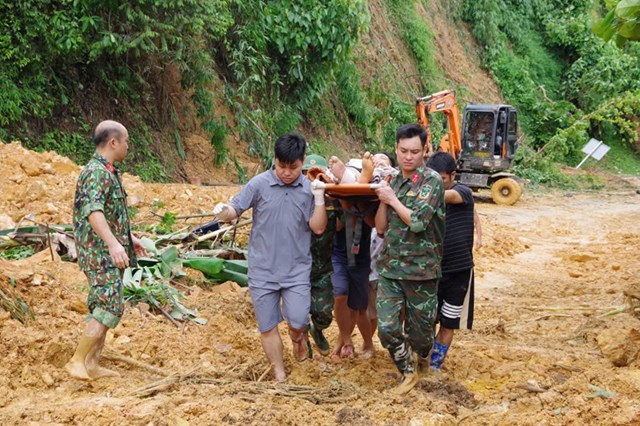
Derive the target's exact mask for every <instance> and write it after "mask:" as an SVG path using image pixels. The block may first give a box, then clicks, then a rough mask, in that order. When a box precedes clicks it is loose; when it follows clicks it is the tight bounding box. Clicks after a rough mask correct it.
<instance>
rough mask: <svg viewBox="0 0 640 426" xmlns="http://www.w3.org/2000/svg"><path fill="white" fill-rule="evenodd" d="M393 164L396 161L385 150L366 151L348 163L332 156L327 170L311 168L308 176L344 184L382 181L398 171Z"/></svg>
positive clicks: (325, 181)
mask: <svg viewBox="0 0 640 426" xmlns="http://www.w3.org/2000/svg"><path fill="white" fill-rule="evenodd" d="M393 166H394V161H393V159H392V157H391V156H390V155H388V154H386V153H383V152H379V153H377V154H371V153H369V152H365V153H364V155H363V156H362V159H361V160H360V159H351V160H349V161H348V162H347V164H345V163H343V162H342V160H340V159H339V158H338V157H336V156H332V157H331V158H330V159H329V169H328V170H327V171H326V172H324V171H323V170H321V169H318V170H315V169H316V168H311V169H309V173H308V175H307V176H308V177H309V179H311V180H314V179H316V178H318V179H320V180H321V181H322V182H324V183H334V184H343V185H350V184H368V183H380V182H381V181H382V180H385V179H387V177H389V176H393V175H395V174H396V173H398V171H397V170H396V169H395V168H394V167H393ZM389 179H390V177H389ZM329 192H331V190H329ZM354 195H355V194H354ZM361 195H362V194H361Z"/></svg>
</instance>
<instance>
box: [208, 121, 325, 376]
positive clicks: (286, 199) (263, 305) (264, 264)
mask: <svg viewBox="0 0 640 426" xmlns="http://www.w3.org/2000/svg"><path fill="white" fill-rule="evenodd" d="M306 145H307V143H306V141H305V139H304V138H303V137H302V136H300V135H297V134H294V133H287V134H286V135H284V136H282V137H280V138H279V139H278V140H277V141H276V143H275V161H274V167H273V168H272V169H270V170H267V171H266V172H263V173H261V174H259V175H257V176H255V177H254V178H253V179H251V180H250V181H249V182H248V183H247V184H246V185H245V186H244V187H243V188H242V190H241V191H240V193H239V194H238V195H236V196H235V197H234V198H233V200H232V201H231V202H230V203H229V204H228V205H227V204H218V205H217V206H216V207H215V209H214V213H216V214H218V217H219V219H220V220H221V221H231V220H234V219H236V218H237V217H239V216H240V215H242V213H243V212H244V211H245V210H248V209H250V208H253V226H252V228H251V235H250V237H249V256H248V257H249V291H250V293H251V299H252V300H253V307H254V311H255V314H256V318H257V320H258V329H259V330H260V333H261V339H262V347H263V349H264V352H265V354H266V355H267V358H268V359H269V361H270V362H271V363H272V364H273V368H274V375H275V379H276V381H284V380H286V373H285V369H284V360H283V348H282V340H281V339H280V333H279V332H278V324H279V323H280V322H281V321H282V320H283V317H284V318H286V320H287V323H288V326H289V336H290V337H291V341H292V343H293V354H294V357H295V358H296V359H297V360H298V361H303V360H305V359H306V358H307V357H308V356H309V353H310V348H311V346H310V345H309V338H308V335H307V329H308V326H309V308H310V303H311V284H310V274H311V233H312V232H313V233H314V234H317V235H319V234H322V233H323V232H324V230H325V227H326V225H327V212H326V209H325V200H324V190H323V189H320V188H318V189H312V185H311V182H310V181H309V180H308V179H307V178H306V177H305V176H304V175H302V166H303V163H304V160H305V150H306Z"/></svg>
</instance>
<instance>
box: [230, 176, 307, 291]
mask: <svg viewBox="0 0 640 426" xmlns="http://www.w3.org/2000/svg"><path fill="white" fill-rule="evenodd" d="M230 205H231V207H233V208H234V209H235V210H236V212H237V213H238V216H240V215H241V214H242V213H243V212H244V211H245V210H248V209H250V208H253V226H252V227H251V235H250V237H249V278H251V279H253V280H256V281H272V282H280V283H308V282H309V276H310V274H311V228H310V227H309V219H311V216H312V215H313V210H314V207H315V206H314V202H313V194H312V193H311V184H310V182H309V180H308V179H307V178H306V177H305V176H304V175H300V176H299V177H298V179H296V180H295V181H294V182H293V183H292V184H291V185H286V184H285V183H284V182H282V181H281V180H280V179H278V177H277V176H276V174H275V171H274V170H273V169H271V170H267V171H266V172H264V173H261V174H259V175H258V176H256V177H254V178H253V179H251V180H250V181H249V182H248V183H247V184H246V185H245V186H244V188H242V190H241V191H240V193H239V194H238V195H236V196H235V197H233V200H232V201H231V203H230Z"/></svg>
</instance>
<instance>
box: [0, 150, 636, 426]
mask: <svg viewBox="0 0 640 426" xmlns="http://www.w3.org/2000/svg"><path fill="white" fill-rule="evenodd" d="M0 148H1V149H0V162H1V163H2V164H3V168H2V170H0V185H1V187H2V194H3V197H2V200H1V201H0V202H1V203H2V204H1V205H0V213H2V214H5V215H7V216H9V217H10V219H11V220H13V221H15V222H17V221H19V220H20V217H21V216H23V215H25V214H27V213H34V214H35V217H36V220H38V221H43V222H49V223H68V222H69V221H70V211H71V198H70V197H71V194H72V191H73V182H74V181H75V178H76V177H77V173H78V171H79V168H78V167H77V166H75V165H73V164H72V163H71V162H69V161H68V160H66V159H63V158H61V157H57V156H55V154H36V153H30V152H26V151H24V150H22V148H21V147H19V145H15V144H12V145H1V144H0ZM7 150H9V151H7ZM11 150H12V151H11ZM9 154H10V155H9ZM12 158H19V159H20V161H13V162H10V161H9V160H10V159H12ZM44 164H49V166H45V165H44ZM52 169H53V170H54V171H53V172H52V171H51V170H52ZM125 185H126V186H127V188H128V192H129V195H130V202H133V203H134V204H136V205H137V208H138V215H137V216H136V220H138V221H149V220H152V219H153V218H152V216H151V213H150V211H151V209H152V208H153V206H154V205H155V206H157V205H158V201H162V202H163V203H164V204H165V208H166V209H169V210H171V211H173V212H176V213H180V214H187V213H197V212H205V211H208V210H209V209H210V208H211V207H212V206H213V204H214V203H215V202H216V201H218V200H221V199H226V198H228V196H230V195H231V194H233V193H234V192H236V191H237V188H212V187H201V186H193V185H146V184H143V183H141V182H140V181H139V180H138V179H137V178H135V177H130V176H127V178H126V179H125ZM638 187H640V185H639V182H638V180H637V179H636V180H635V181H630V182H623V181H619V183H618V184H617V186H616V188H615V189H613V190H606V191H602V192H592V193H568V192H550V191H544V192H543V191H540V190H532V189H527V191H526V192H525V194H524V195H523V198H522V199H521V200H520V202H518V203H517V204H516V205H515V206H512V207H503V206H497V205H494V204H492V203H491V202H490V201H489V199H488V194H483V193H481V194H478V198H477V201H478V209H479V212H480V216H481V219H482V223H483V230H484V247H482V248H481V249H479V250H477V251H476V253H475V257H476V262H477V270H476V272H477V278H476V298H475V300H476V319H475V323H474V330H473V331H469V332H462V333H459V334H456V336H455V339H454V344H453V346H452V349H451V350H450V353H449V356H448V358H447V360H446V362H445V369H446V371H445V372H444V373H443V374H442V375H439V376H433V375H432V376H428V377H426V378H424V379H423V380H422V381H421V383H420V384H419V385H418V387H417V388H416V389H415V390H413V391H411V392H410V393H409V394H408V395H407V396H405V397H394V396H391V395H389V394H388V393H387V391H388V389H389V388H391V387H393V386H395V385H396V384H397V381H398V374H397V373H396V371H395V370H394V367H393V365H392V363H391V361H390V359H389V356H388V354H387V353H386V352H385V351H384V350H383V349H382V348H381V347H380V345H379V342H378V341H377V340H376V345H377V352H376V354H375V356H374V358H373V359H370V360H365V359H359V358H354V359H348V360H334V359H330V358H328V357H322V356H319V355H316V356H315V357H314V358H313V359H312V360H309V361H306V362H304V363H302V364H298V363H295V362H293V359H292V357H291V355H290V351H291V345H290V343H289V341H288V339H287V338H286V336H285V335H284V333H283V338H284V341H285V351H286V354H285V355H286V361H287V365H288V368H289V372H290V379H289V382H288V383H287V384H285V385H275V384H273V383H272V382H271V377H270V375H269V374H268V373H267V374H264V373H265V371H267V369H268V365H267V362H266V361H265V359H264V358H263V356H262V352H261V348H260V343H259V336H258V331H257V329H256V323H255V318H254V316H253V312H252V308H251V303H250V299H249V297H248V295H247V293H246V290H245V289H242V288H239V287H237V286H236V285H233V284H231V283H226V284H223V285H221V286H217V287H211V286H204V285H196V284H194V282H197V281H198V277H197V275H195V274H191V276H190V279H188V280H185V281H183V282H182V285H183V286H184V287H181V289H182V290H183V291H184V292H185V293H186V294H187V299H186V304H187V305H188V306H189V307H192V308H197V309H198V311H199V313H200V315H201V316H203V317H205V318H207V319H208V320H209V322H208V324H206V325H204V326H199V325H196V324H188V325H186V327H184V328H183V329H178V328H177V327H176V326H174V325H173V324H172V323H170V322H169V321H168V320H167V319H166V318H164V317H163V316H161V315H160V316H159V315H154V314H151V313H149V312H147V311H146V310H145V309H144V308H142V309H141V308H140V307H129V308H128V309H127V311H126V313H125V315H124V318H123V320H122V322H121V324H120V325H119V326H118V328H117V329H116V330H115V331H114V332H110V334H109V336H108V343H107V348H108V349H107V351H106V352H105V356H106V357H107V358H108V359H105V361H104V362H105V365H106V366H108V367H110V368H113V369H115V370H117V371H119V372H120V373H121V374H122V377H120V378H110V379H103V380H99V381H95V382H81V381H77V380H72V379H70V378H69V377H68V376H67V374H66V373H65V371H64V369H63V368H62V367H63V365H64V363H65V362H66V361H67V359H68V358H69V357H70V356H71V355H72V353H73V350H74V349H75V343H76V341H77V339H78V336H79V334H80V333H81V332H82V330H83V318H84V315H85V314H86V308H85V306H84V300H85V299H86V289H85V286H86V282H85V279H84V277H83V275H82V273H80V272H79V270H78V268H77V265H76V264H73V263H68V262H63V261H61V260H59V259H58V258H55V259H54V260H51V256H50V253H49V252H48V251H45V252H43V253H40V254H38V255H36V256H34V257H32V258H29V259H26V260H22V261H1V262H0V286H4V288H7V286H9V285H10V283H9V281H10V277H13V278H14V281H15V288H14V289H13V291H14V292H15V293H16V294H18V295H20V296H21V297H23V298H24V300H25V301H26V302H27V304H28V305H29V306H30V307H31V308H32V310H33V311H34V313H35V320H34V321H31V322H29V323H28V324H27V325H22V324H21V323H19V322H18V321H16V320H13V319H11V318H10V317H9V314H8V313H6V312H3V311H2V310H1V309H0V360H1V361H2V362H0V424H97V425H110V424H141V425H187V424H192V425H196V424H197V425H201V424H282V425H285V424H355V425H365V424H366V425H369V424H373V425H395V424H406V425H429V424H443V425H454V424H491V425H493V424H523V425H536V424H551V425H555V424H557V425H565V424H575V425H582V424H587V423H592V424H638V423H640V403H638V398H637V395H638V393H639V392H640V360H638V358H637V356H638V352H639V350H640V320H638V319H636V318H635V317H634V315H633V314H632V313H631V314H630V313H628V312H625V308H626V307H627V306H628V302H629V300H628V299H627V297H626V296H625V295H624V293H623V292H624V291H627V292H628V291H630V290H633V289H638V287H640V283H639V282H638V281H639V280H638V277H639V276H640V271H639V269H640V266H639V265H640V262H639V259H638V247H640V220H639V219H640V208H639V207H640V195H637V194H636V192H635V191H636V189H637V188H638ZM29 188H30V189H29ZM5 220H8V219H7V218H5ZM633 300H637V299H631V301H633ZM336 334H337V330H336V327H335V325H332V327H331V329H330V330H329V335H330V336H331V337H335V335H336ZM355 339H356V343H357V344H359V342H360V341H361V340H360V339H359V337H358V336H356V337H355Z"/></svg>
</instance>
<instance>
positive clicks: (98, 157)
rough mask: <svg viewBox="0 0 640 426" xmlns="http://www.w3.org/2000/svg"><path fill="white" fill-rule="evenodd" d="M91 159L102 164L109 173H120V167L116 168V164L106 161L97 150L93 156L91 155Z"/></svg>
mask: <svg viewBox="0 0 640 426" xmlns="http://www.w3.org/2000/svg"><path fill="white" fill-rule="evenodd" d="M91 158H92V159H94V160H96V161H98V162H99V163H100V164H102V165H103V166H104V167H105V168H106V169H107V170H109V171H110V172H111V173H114V174H116V175H119V174H120V169H118V168H117V167H116V166H114V165H113V163H110V162H108V161H107V159H106V158H104V156H103V155H102V154H100V153H98V152H94V153H93V157H91Z"/></svg>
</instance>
